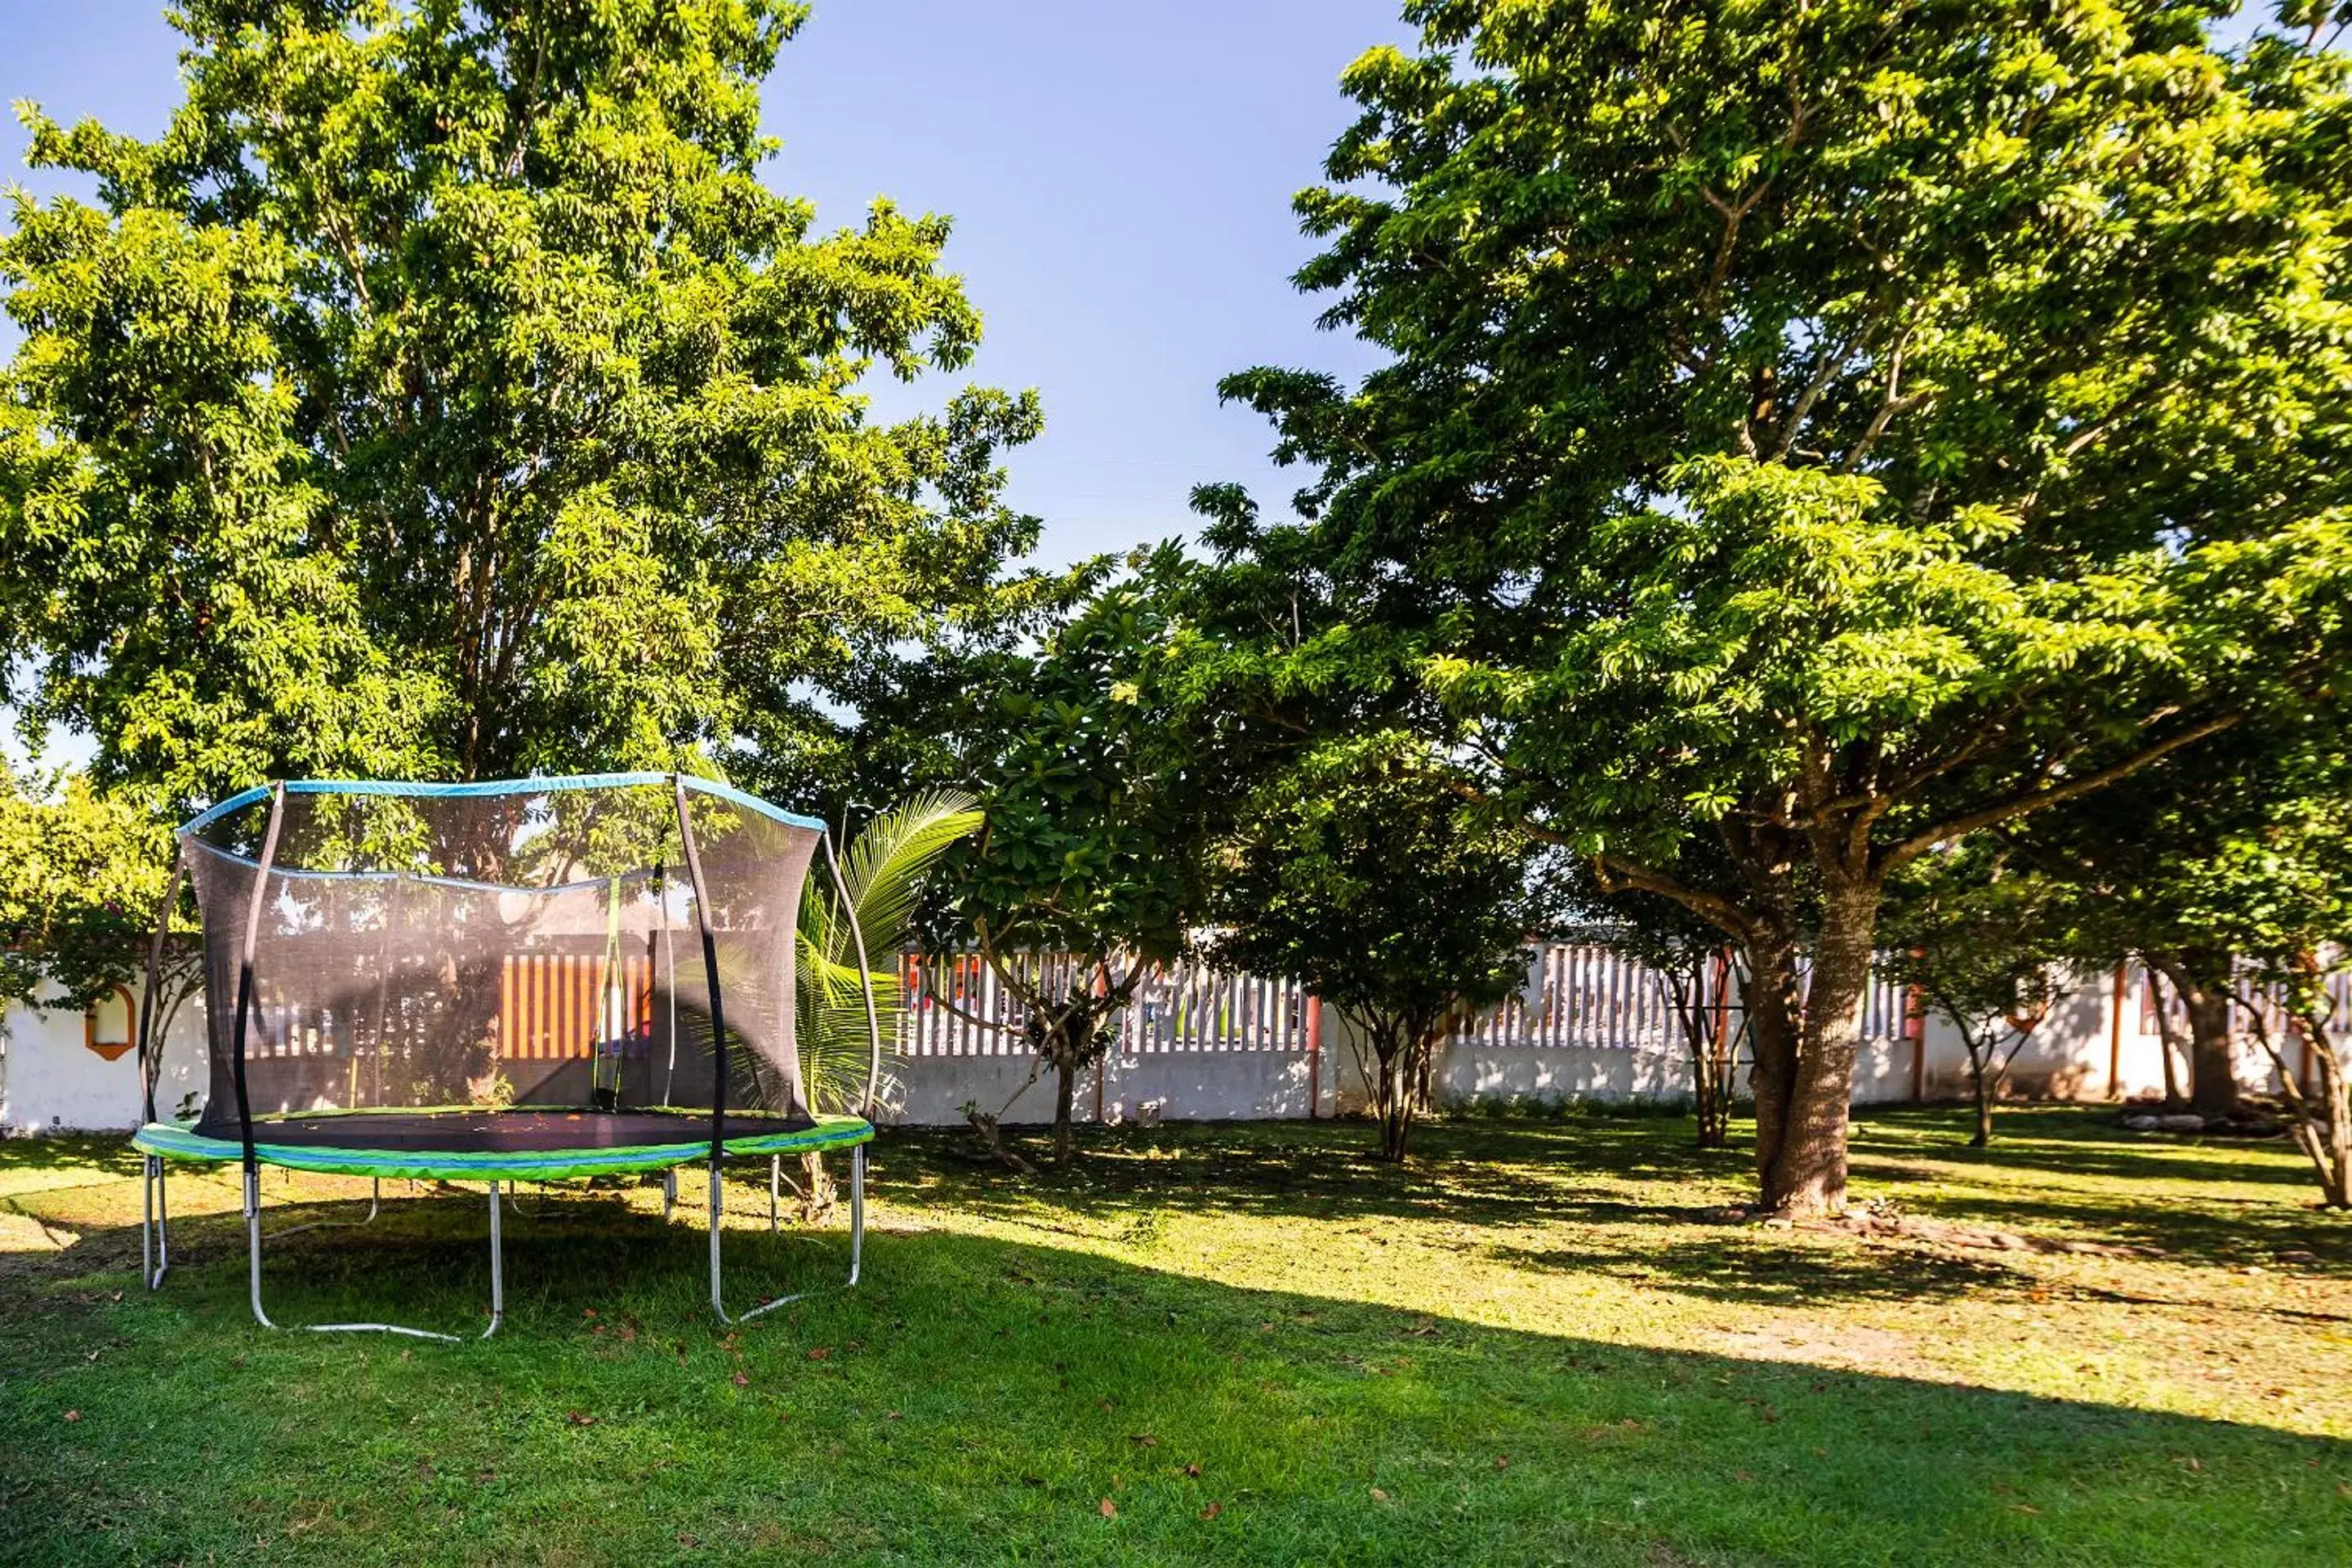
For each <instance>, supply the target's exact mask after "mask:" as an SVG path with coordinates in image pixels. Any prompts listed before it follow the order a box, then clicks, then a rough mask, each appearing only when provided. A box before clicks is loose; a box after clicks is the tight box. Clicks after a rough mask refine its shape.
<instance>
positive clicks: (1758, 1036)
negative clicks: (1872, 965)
mask: <svg viewBox="0 0 2352 1568" xmlns="http://www.w3.org/2000/svg"><path fill="white" fill-rule="evenodd" d="M1739 986H1740V990H1739V995H1740V1005H1741V1007H1742V1008H1743V1010H1744V1011H1745V1012H1746V1013H1747V1015H1748V1055H1749V1056H1750V1057H1751V1058H1753V1059H1754V1061H1755V1066H1754V1068H1751V1069H1750V1074H1749V1079H1748V1082H1749V1086H1750V1087H1751V1088H1753V1089H1755V1091H1756V1169H1757V1173H1758V1174H1759V1177H1761V1178H1762V1180H1763V1181H1764V1183H1765V1185H1766V1187H1767V1188H1768V1189H1769V1186H1770V1184H1771V1176H1770V1172H1771V1170H1772V1167H1773V1165H1774V1164H1775V1163H1777V1162H1778V1161H1779V1159H1780V1142H1781V1139H1782V1138H1783V1136H1784V1135H1785V1133H1786V1130H1787V1126H1788V1111H1789V1093H1790V1085H1791V1084H1792V1083H1793V1082H1794V1080H1795V1079H1796V1072H1797V1015H1798V1006H1797V944H1796V942H1795V940H1794V938H1793V937H1792V936H1791V935H1790V933H1789V932H1787V931H1780V930H1777V929H1774V930H1759V931H1757V932H1756V933H1754V934H1752V935H1750V936H1749V937H1748V973H1746V974H1744V975H1742V976H1741V977H1740V982H1739Z"/></svg>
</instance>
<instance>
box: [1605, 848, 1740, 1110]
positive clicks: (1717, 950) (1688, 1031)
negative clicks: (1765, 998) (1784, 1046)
mask: <svg viewBox="0 0 2352 1568" xmlns="http://www.w3.org/2000/svg"><path fill="white" fill-rule="evenodd" d="M1591 901H1592V902H1593V903H1594V904H1595V905H1596V907H1598V908H1600V909H1602V910H1606V912H1607V913H1608V914H1609V915H1611V916H1612V917H1614V918H1615V919H1616V920H1617V921H1620V922H1622V923H1619V924H1617V925H1614V926H1612V927H1611V928H1610V929H1609V931H1608V934H1607V937H1606V940H1607V942H1608V943H1609V945H1610V946H1612V947H1613V948H1615V949H1616V950H1617V951H1618V952H1622V953H1623V954H1625V955H1626V956H1627V957H1629V958H1632V959H1633V960H1634V961H1635V962H1637V963H1640V964H1641V965H1642V966H1643V968H1645V969H1648V970H1649V971H1650V972H1651V973H1653V974H1654V975H1656V976H1657V979H1658V989H1659V991H1660V993H1661V994H1663V995H1664V999H1665V1003H1666V1009H1667V1011H1668V1012H1670V1013H1671V1014H1673V1016H1674V1020H1675V1030H1676V1032H1677V1033H1679V1034H1680V1035H1681V1036H1682V1043H1683V1052H1684V1055H1685V1057H1686V1058H1688V1059H1689V1061H1690V1067H1691V1110H1692V1112H1693V1115H1694V1116H1695V1118H1696V1121H1697V1146H1698V1147H1699V1148H1701V1149H1721V1148H1724V1147H1726V1146H1727V1145H1728V1144H1729V1142H1730V1141H1731V1108H1732V1102H1733V1100H1734V1099H1735V1098H1736V1096H1737V1095H1738V1089H1739V1085H1738V1081H1737V1080H1736V1079H1735V1077H1734V1068H1736V1067H1737V1065H1738V1059H1739V1048H1740V1046H1741V1043H1742V1042H1743V1040H1744V1039H1745V1037H1746V1035H1747V1028H1748V1019H1747V1009H1746V1007H1745V1006H1744V1005H1740V1006H1735V1005H1733V1004H1732V1001H1731V995H1732V991H1733V989H1734V987H1735V985H1736V986H1738V989H1739V990H1740V991H1742V992H1743V993H1744V992H1745V991H1746V989H1747V977H1748V966H1747V963H1746V961H1745V957H1744V955H1743V954H1741V953H1740V952H1739V951H1738V946H1737V944H1736V943H1731V942H1727V941H1726V940H1725V937H1724V933H1723V931H1721V929H1720V928H1718V927H1717V926H1716V925H1715V924H1714V922H1712V921H1706V920H1702V919H1701V918H1700V917H1698V916H1697V915H1696V914H1693V913H1692V912H1691V911H1690V910H1688V909H1687V908H1685V906H1684V905H1682V904H1679V903H1677V902H1675V900H1672V899H1665V898H1661V897H1659V896H1658V895H1657V894H1655V893H1647V892H1641V891H1625V892H1620V893H1617V894H1615V895H1613V896H1609V897H1596V898H1595V899H1593V900H1591Z"/></svg>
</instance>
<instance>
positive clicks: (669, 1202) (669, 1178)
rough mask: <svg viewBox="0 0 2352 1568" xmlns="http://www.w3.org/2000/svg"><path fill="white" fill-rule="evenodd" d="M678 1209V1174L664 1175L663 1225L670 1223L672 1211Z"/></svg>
mask: <svg viewBox="0 0 2352 1568" xmlns="http://www.w3.org/2000/svg"><path fill="white" fill-rule="evenodd" d="M676 1207H677V1172H676V1171H664V1172H663V1173H662V1224H664V1225H667V1224H668V1223H669V1213H670V1210H672V1209H674V1208H676Z"/></svg>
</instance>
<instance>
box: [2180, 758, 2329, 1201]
mask: <svg viewBox="0 0 2352 1568" xmlns="http://www.w3.org/2000/svg"><path fill="white" fill-rule="evenodd" d="M2311 761H2312V762H2313V763H2314V764H2315V766H2314V768H2313V770H2312V771H2311V772H2310V773H2306V774H2305V775H2304V776H2305V777H2306V778H2307V779H2309V780H2310V781H2311V782H2312V783H2313V784H2324V785H2325V787H2315V788H2314V789H2312V790H2311V792H2310V793H2308V794H2307V795H2304V796H2303V797H2302V798H2301V799H2299V800H2297V801H2294V802H2293V803H2292V804H2291V805H2287V806H2285V807H2284V808H2283V809H2281V810H2279V811H2277V812H2276V813H2274V814H2273V818H2272V820H2271V821H2270V822H2268V823H2267V824H2265V825H2264V826H2263V827H2262V828H2261V829H2260V830H2259V831H2256V832H2252V833H2244V834H2239V835H2234V836H2232V837H2231V838H2230V839H2229V840H2228V841H2226V842H2225V843H2223V844H2222V845H2221V847H2220V848H2219V851H2218V853H2216V854H2215V856H2214V857H2213V859H2212V862H2211V867H2210V868H2211V871H2212V873H2213V875H2212V876H2211V878H2210V882H2209V883H2208V887H2209V889H2210V901H2209V902H2208V903H2207V905H2206V907H2205V909H2204V910H2203V913H2204V914H2205V916H2206V918H2207V919H2208V920H2209V921H2210V922H2211V924H2212V926H2213V927H2214V928H2215V929H2216V930H2217V931H2219V932H2220V933H2222V934H2223V935H2224V936H2225V937H2226V938H2227V939H2228V940H2229V943H2230V946H2231V948H2232V949H2233V950H2234V951H2235V952H2237V953H2238V954H2239V955H2240V957H2241V959H2242V963H2241V964H2240V966H2239V968H2238V970H2237V973H2236V976H2235V980H2236V984H2235V986H2234V988H2233V998H2232V999H2233V1000H2234V1001H2235V1002H2236V1003H2237V1004H2238V1007H2239V1010H2240V1012H2241V1014H2242V1016H2244V1017H2245V1019H2246V1020H2247V1026H2248V1030H2249V1032H2250V1033H2251V1034H2252V1036H2253V1038H2254V1041H2255V1043H2256V1044H2257V1045H2259V1046H2260V1047H2262V1048H2263V1053H2264V1054H2265V1055H2267V1056H2268V1057H2269V1058H2270V1059H2271V1064H2272V1066H2273V1068H2275V1069H2276V1070H2277V1073H2278V1079H2279V1093H2280V1097H2281V1098H2282V1099H2283V1100H2284V1101H2285V1102H2286V1110H2287V1119H2288V1121H2287V1125H2288V1127H2289V1129H2290V1131H2292V1132H2293V1134H2294V1141H2295V1143H2296V1145H2297V1146H2298V1147H2299V1148H2301V1149H2302V1150H2303V1152H2304V1153H2305V1155H2306V1156H2307V1157H2308V1158H2309V1159H2310V1161H2311V1164H2312V1169H2313V1172H2314V1173H2315V1175H2316V1176H2317V1178H2318V1182H2319V1190H2320V1194H2321V1196H2322V1198H2323V1200H2324V1201H2325V1202H2326V1205H2327V1206H2328V1207H2330V1208H2352V1062H2347V1059H2346V1056H2345V1053H2344V1050H2343V1047H2341V1046H2340V1045H2339V1044H2338V1042H2337V1040H2336V1037H2335V1035H2334V1033H2333V1032H2332V1028H2331V1026H2333V1025H2335V1024H2336V1022H2337V1019H2336V1005H2335V1000H2334V996H2333V994H2332V993H2333V987H2332V985H2331V984H2330V981H2331V980H2332V979H2333V978H2334V977H2335V975H2336V973H2339V972H2340V971H2342V970H2344V969H2346V968H2347V967H2352V805H2347V804H2346V799H2345V796H2344V794H2343V793H2342V791H2341V789H2340V788H2339V787H2336V786H2335V785H2334V784H2333V783H2332V780H2333V776H2334V773H2335V768H2334V766H2333V765H2332V764H2333V763H2335V762H2336V753H2335V751H2334V749H2333V748H2332V747H2327V748H2324V749H2323V750H2321V751H2319V752H2315V754H2314V755H2313V756H2312V758H2311ZM2273 1015H2275V1026H2274V1022H2273ZM2289 1036H2294V1037H2299V1038H2300V1041H2301V1044H2302V1047H2303V1050H2302V1055H2303V1058H2304V1060H2303V1061H2302V1062H2297V1061H2294V1060H2293V1059H2292V1058H2291V1057H2290V1054H2289V1051H2288V1048H2287V1047H2288V1044H2289V1039H2288V1037H2289ZM2306 1064H2307V1067H2308V1069H2309V1070H2310V1071H2311V1072H2312V1073H2313V1074H2314V1076H2315V1077H2316V1078H2317V1079H2318V1083H2317V1085H2316V1086H2315V1087H2316V1092H2317V1099H2316V1100H2314V1098H2313V1096H2312V1094H2311V1093H2310V1092H2307V1091H2306V1090H2305V1086H2304V1082H2303V1078H2304V1073H2305V1068H2306Z"/></svg>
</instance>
